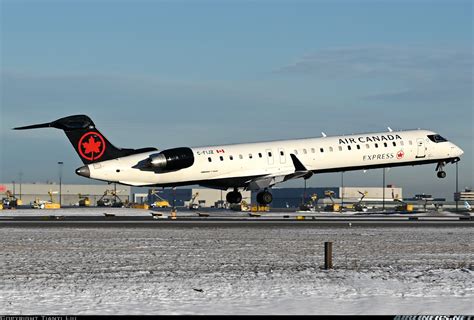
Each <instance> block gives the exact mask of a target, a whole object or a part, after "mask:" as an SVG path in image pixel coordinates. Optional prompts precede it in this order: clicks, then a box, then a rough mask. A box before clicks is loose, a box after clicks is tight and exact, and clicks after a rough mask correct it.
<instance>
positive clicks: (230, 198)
mask: <svg viewBox="0 0 474 320" xmlns="http://www.w3.org/2000/svg"><path fill="white" fill-rule="evenodd" d="M225 198H226V200H227V202H229V203H240V202H241V201H242V194H241V193H240V192H235V191H232V192H229V193H228V194H227V195H226V197H225Z"/></svg>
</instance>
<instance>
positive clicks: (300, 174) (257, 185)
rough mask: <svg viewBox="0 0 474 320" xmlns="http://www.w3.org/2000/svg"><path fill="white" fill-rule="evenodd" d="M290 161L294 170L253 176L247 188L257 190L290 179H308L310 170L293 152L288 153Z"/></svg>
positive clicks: (310, 173) (311, 173)
mask: <svg viewBox="0 0 474 320" xmlns="http://www.w3.org/2000/svg"><path fill="white" fill-rule="evenodd" d="M290 157H291V161H293V166H294V168H295V169H294V170H292V171H288V172H278V173H277V174H269V175H265V176H261V177H257V178H254V179H252V180H250V181H248V182H247V183H248V186H247V189H250V190H258V189H265V188H268V187H271V186H273V185H275V184H277V183H282V182H285V181H288V180H291V179H299V178H304V179H309V178H311V176H312V175H313V172H312V171H311V170H308V169H307V168H306V167H305V166H304V165H303V164H302V163H301V161H300V160H299V159H298V157H297V156H296V155H294V154H290Z"/></svg>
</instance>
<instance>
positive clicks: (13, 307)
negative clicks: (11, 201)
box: [0, 226, 474, 314]
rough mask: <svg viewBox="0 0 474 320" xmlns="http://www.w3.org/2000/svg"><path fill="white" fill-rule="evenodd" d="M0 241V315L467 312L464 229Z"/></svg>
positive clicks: (93, 233) (472, 294)
mask: <svg viewBox="0 0 474 320" xmlns="http://www.w3.org/2000/svg"><path fill="white" fill-rule="evenodd" d="M324 241H333V243H334V245H333V246H334V248H333V251H334V265H335V269H334V270H330V271H326V270H322V269H321V266H322V265H323V243H324ZM0 244H1V248H2V250H1V251H0V314H11V313H15V314H18V313H22V314H37V313H43V314H44V313H47V314H473V313H474V304H473V301H474V288H473V279H474V277H473V276H474V271H473V261H474V242H473V233H472V228H471V227H437V228H434V227H433V228H432V227H420V228H418V227H403V228H402V227H397V228H396V227H393V228H392V227H383V228H368V227H367V228H366V227H357V228H354V227H352V228H350V227H349V226H346V227H335V228H329V227H315V226H308V227H301V226H300V227H298V228H294V227H291V226H281V227H275V226H273V227H264V226H262V227H261V228H260V227H255V226H254V227H252V228H245V227H229V228H227V227H220V228H218V227H202V226H199V227H195V228H192V227H173V228H160V227H156V226H155V227H153V228H143V227H142V228H136V229H135V228H102V229H101V228H66V227H62V228H49V227H48V228H45V227H38V228H0Z"/></svg>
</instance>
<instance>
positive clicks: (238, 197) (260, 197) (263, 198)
mask: <svg viewBox="0 0 474 320" xmlns="http://www.w3.org/2000/svg"><path fill="white" fill-rule="evenodd" d="M226 200H227V202H228V203H240V202H241V201H242V194H241V193H240V192H239V191H238V189H237V188H235V189H234V191H231V192H229V193H228V194H227V195H226ZM272 201H273V196H272V194H271V193H270V192H268V191H267V190H264V191H261V192H259V193H258V194H257V202H258V203H259V204H260V205H262V206H266V205H268V204H270V203H271V202H272Z"/></svg>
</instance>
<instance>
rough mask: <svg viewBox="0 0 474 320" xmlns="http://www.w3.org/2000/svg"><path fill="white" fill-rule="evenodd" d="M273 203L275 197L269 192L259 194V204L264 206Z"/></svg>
mask: <svg viewBox="0 0 474 320" xmlns="http://www.w3.org/2000/svg"><path fill="white" fill-rule="evenodd" d="M272 201H273V196H272V194H271V193H270V192H268V191H262V192H259V193H258V194H257V202H258V203H259V204H261V205H263V206H266V205H267V204H270V203H271V202H272Z"/></svg>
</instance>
